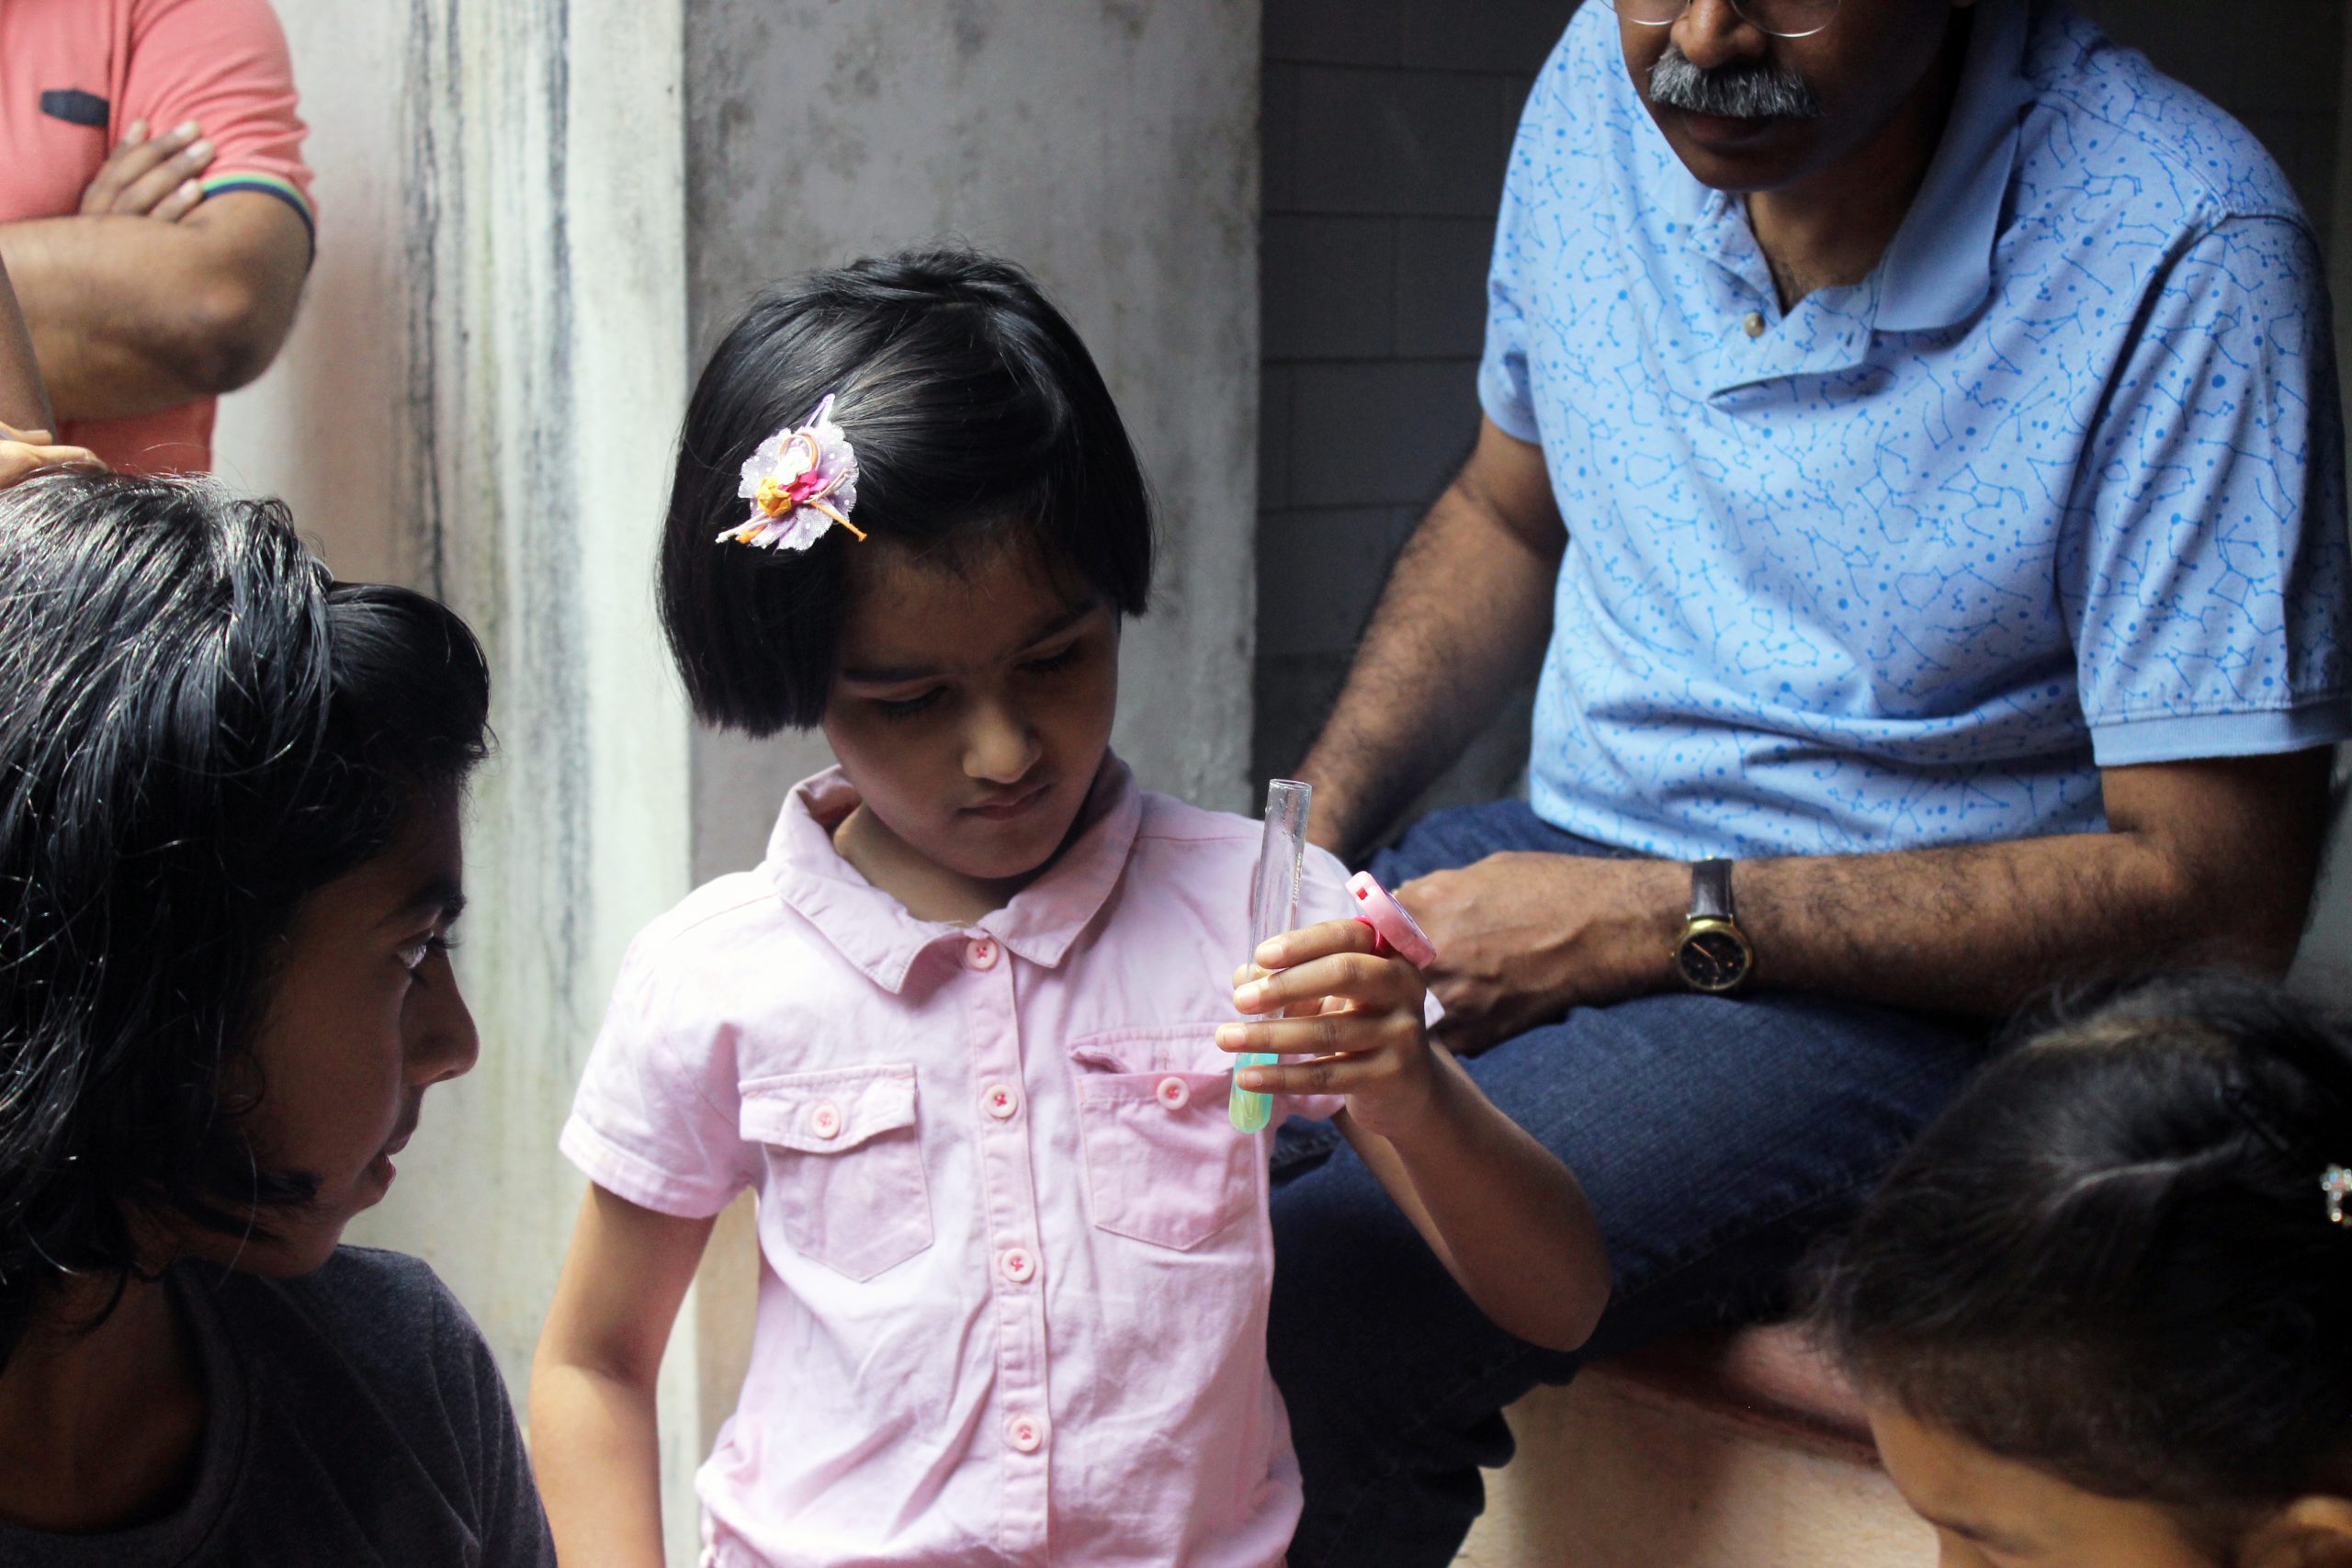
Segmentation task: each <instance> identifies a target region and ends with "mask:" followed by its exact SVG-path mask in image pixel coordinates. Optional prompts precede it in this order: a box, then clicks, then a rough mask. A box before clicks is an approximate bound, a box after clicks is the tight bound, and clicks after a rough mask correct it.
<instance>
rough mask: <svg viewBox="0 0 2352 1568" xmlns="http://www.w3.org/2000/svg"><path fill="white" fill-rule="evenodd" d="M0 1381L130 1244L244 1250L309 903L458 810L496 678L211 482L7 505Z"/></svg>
mask: <svg viewBox="0 0 2352 1568" xmlns="http://www.w3.org/2000/svg"><path fill="white" fill-rule="evenodd" d="M0 584H5V585H6V587H5V591H0V1085H5V1086H6V1091H5V1093H0V1362H5V1361H6V1358H7V1356H8V1355H9V1353H10V1352H11V1351H12V1350H13V1348H15V1346H16V1345H17V1342H18V1341H19V1340H20V1339H21V1337H22V1336H23V1334H24V1332H25V1329H26V1327H27V1325H28V1323H30V1322H31V1321H32V1319H33V1317H34V1315H35V1314H36V1313H37V1311H38V1309H39V1307H40V1301H41V1298H42V1296H43V1293H44V1292H46V1291H47V1290H48V1289H49V1288H50V1287H51V1286H53V1285H54V1284H55V1283H56V1282H58V1281H59V1280H62V1278H64V1277H65V1276H66V1275H67V1274H68V1273H72V1274H75V1275H83V1276H86V1277H95V1278H97V1279H101V1280H104V1279H107V1278H111V1279H113V1280H117V1281H120V1280H124V1279H126V1278H128V1277H129V1276H130V1274H131V1273H132V1272H133V1271H134V1270H137V1269H141V1268H143V1267H145V1266H146V1263H147V1261H148V1260H146V1259H144V1258H141V1256H140V1253H139V1250H138V1242H137V1237H136V1236H135V1235H134V1227H135V1223H136V1222H138V1221H140V1220H141V1219H145V1220H152V1221H154V1222H158V1223H160V1224H163V1225H165V1226H167V1227H170V1228H173V1229H175V1230H178V1231H180V1232H181V1233H183V1234H190V1233H193V1232H196V1231H210V1232H214V1233H218V1234H220V1235H229V1236H243V1235H252V1234H261V1235H266V1234H268V1231H269V1224H268V1218H267V1216H268V1213H269V1211H270V1210H271V1209H273V1208H280V1207H283V1206H286V1205H292V1204H300V1202H302V1201H305V1200H306V1199H307V1198H308V1197H309V1196H310V1195H311V1192H312V1191H313V1190H315V1178H314V1177H311V1176H309V1175H308V1174H307V1173H304V1172H300V1171H272V1170H268V1169H266V1168H260V1167H259V1166H258V1165H257V1162H256V1161H255V1159H254V1154H253V1151H252V1149H251V1148H250V1147H249V1145H248V1144H247V1141H246V1138H245V1136H244V1134H243V1131H242V1130H241V1122H242V1118H243V1115H244V1113H245V1112H247V1111H250V1110H251V1109H252V1107H253V1106H254V1105H255V1104H257V1103H258V1102H259V1100H260V1098H261V1097H264V1096H266V1093H267V1088H268V1086H267V1085H266V1084H263V1083H260V1082H258V1081H257V1079H256V1075H255V1073H254V1070H253V1067H254V1064H253V1062H252V1060H251V1057H250V1054H249V1052H248V1049H247V1048H248V1047H249V1046H250V1044H251V1043H252V1042H253V1039H254V1032H255V1030H256V1027H257V1025H258V1023H259V1021H260V1020H261V1017H262V1015H263V1013H264V1010H266V1005H267V1002H268V993H269V990H270V987H271V984H272V982H273V979H274V976H275V973H276V964H277V953H278V951H279V950H278V947H277V943H278V941H279V939H280V938H281V937H282V936H283V935H284V934H285V932H286V931H287V930H288V923H289V921H290V920H291V919H293V917H294V914H295V911H296V908H297V906H298V905H299V904H300V902H301V900H302V898H303V897H305V896H306V895H308V894H310V893H311V892H312V891H314V890H316V889H317V888H320V887H322V886H325V885H326V884H327V883H329V882H332V881H334V880H335V879H336V878H337V877H339V876H341V875H343V874H345V873H346V872H349V871H352V870H355V869H356V868H357V867H358V866H360V865H361V864H363V863H366V862H367V861H368V860H370V859H371V858H373V857H374V856H375V855H376V854H378V853H379V852H381V851H382V850H383V849H385V848H386V847H387V846H388V845H390V843H391V842H392V841H393V840H394V839H395V838H396V837H397V836H398V834H399V833H400V832H401V829H403V828H404V826H405V825H406V823H407V822H408V821H409V820H410V818H411V814H412V813H413V811H414V810H416V809H418V808H419V807H420V806H421V804H422V803H423V802H424V801H426V800H429V799H432V798H435V792H438V791H451V792H454V791H455V790H457V789H458V787H459V786H460V785H461V784H462V781H463V780H464V778H465V776H466V775H467V773H469V771H470V770H471V768H472V767H473V765H474V764H475V763H476V762H477V761H480V760H481V757H482V755H483V753H484V750H485V748H486V747H487V745H488V740H489V735H488V730H487V728H486V720H487V716H488V711H489V702H490V677H489V671H488V669H487V667H486V666H485V664H484V662H483V660H482V654H481V649H480V647H479V646H478V645H477V644H476V643H475V641H474V638H473V636H472V634H471V633H470V632H469V631H468V630H467V629H466V626H465V624H464V623H463V622H462V621H460V620H459V619H458V617H457V615H454V614H453V613H451V612H450V611H449V610H447V609H446V608H444V607H443V606H442V605H440V604H435V602H434V601H433V600H431V599H428V598H426V597H424V595H422V594H419V593H413V592H409V591H408V590H406V589H401V588H388V587H379V586H368V585H355V584H342V583H334V582H331V581H329V580H328V577H327V574H326V571H325V569H324V568H323V567H322V566H321V565H320V564H319V562H318V561H317V559H316V558H313V557H312V556H311V554H310V552H309V551H307V550H306V549H304V548H303V547H302V544H301V542H300V540H299V539H298V538H297V537H296V536H295V532H294V529H293V526H292V525H291V522H290V520H289V519H288V516H287V513H286V510H285V508H284V507H283V506H281V505H280V504H279V503H277V502H274V501H255V500H248V499H243V498H241V497H239V496H237V495H235V494H233V493H232V492H231V491H229V490H227V489H226V488H224V487H222V486H220V485H219V484H216V483H214V482H212V481H210V480H199V479H133V478H127V477H120V476H116V475H111V474H106V475H57V476H51V477H47V478H40V479H32V480H30V481H28V482H27V483H25V484H22V485H20V486H17V488H15V489H12V490H9V491H0Z"/></svg>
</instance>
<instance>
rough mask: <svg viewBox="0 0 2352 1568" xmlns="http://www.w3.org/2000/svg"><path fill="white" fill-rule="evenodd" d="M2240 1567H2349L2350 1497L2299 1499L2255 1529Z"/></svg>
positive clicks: (2351, 1535)
mask: <svg viewBox="0 0 2352 1568" xmlns="http://www.w3.org/2000/svg"><path fill="white" fill-rule="evenodd" d="M2237 1561H2238V1562H2239V1563H2240V1564H2242V1565H2243V1568H2352V1497H2325V1496H2312V1497H2299V1498H2297V1499H2296V1500H2295V1501H2293V1502H2292V1503H2290V1504H2288V1505H2287V1506H2285V1507H2283V1508H2281V1509H2279V1510H2278V1513H2276V1514H2274V1515H2272V1516H2271V1517H2270V1518H2269V1520H2268V1522H2267V1523H2265V1524H2263V1525H2261V1526H2260V1527H2259V1528H2257V1529H2256V1530H2255V1532H2254V1534H2253V1535H2252V1536H2251V1537H2249V1538H2248V1539H2247V1540H2246V1543H2245V1546H2244V1547H2242V1548H2240V1549H2239V1551H2238V1557H2237Z"/></svg>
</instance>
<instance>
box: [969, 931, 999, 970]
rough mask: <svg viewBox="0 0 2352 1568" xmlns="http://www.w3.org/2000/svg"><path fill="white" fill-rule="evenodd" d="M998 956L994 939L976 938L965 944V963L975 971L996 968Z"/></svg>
mask: <svg viewBox="0 0 2352 1568" xmlns="http://www.w3.org/2000/svg"><path fill="white" fill-rule="evenodd" d="M996 954H997V946H996V939H995V938H994V937H987V936H976V937H974V938H972V939H971V940H970V941H969V942H966V943H965V944H964V962H965V963H966V964H970V965H971V966H972V967H973V968H975V969H993V968H995V967H996Z"/></svg>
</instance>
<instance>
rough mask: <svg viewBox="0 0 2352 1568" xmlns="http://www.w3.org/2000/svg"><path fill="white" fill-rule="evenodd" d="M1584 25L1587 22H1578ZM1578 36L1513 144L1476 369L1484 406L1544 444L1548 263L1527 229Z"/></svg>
mask: <svg viewBox="0 0 2352 1568" xmlns="http://www.w3.org/2000/svg"><path fill="white" fill-rule="evenodd" d="M1579 19H1581V18H1579ZM1576 39H1577V33H1576V30H1575V28H1573V27H1572V28H1570V29H1569V31H1568V32H1567V34H1566V36H1565V37H1563V38H1562V39H1561V40H1560V45H1559V47H1558V48H1557V49H1555V51H1553V53H1552V58H1551V59H1550V61H1548V62H1546V63H1545V64H1544V70H1543V72H1542V73H1541V74H1539V75H1538V76H1537V77H1536V78H1535V85H1534V86H1533V88H1532V89H1531V90H1530V91H1529V93H1528V95H1527V107H1526V109H1525V110H1524V111H1523V112H1522V113H1521V116H1520V121H1519V134H1518V137H1517V139H1516V140H1515V141H1513V142H1512V144H1511V150H1510V168H1509V170H1508V172H1507V173H1506V174H1505V175H1504V176H1503V197H1502V209H1501V211H1500V212H1499V213H1498V215H1497V217H1496V219H1495V250H1494V256H1493V259H1492V261H1491V262H1490V264H1489V265H1488V267H1487V345H1486V352H1485V355H1484V356H1483V357H1482V358H1481V359H1480V361H1479V364H1478V403H1479V406H1480V407H1481V408H1483V409H1485V410H1486V413H1487V418H1488V419H1491V420H1493V421H1494V422H1495V424H1496V426H1497V427H1498V428H1499V429H1501V430H1503V431H1504V432H1506V433H1507V434H1511V435H1515V436H1517V437H1518V438H1519V439H1520V440H1521V441H1525V442H1530V443H1534V442H1539V441H1541V440H1542V434H1541V433H1540V431H1539V430H1538V428H1537V426H1536V422H1535V397H1534V393H1533V391H1532V389H1531V388H1530V383H1529V380H1528V373H1527V314H1526V308H1525V301H1526V299H1528V298H1529V294H1530V284H1531V282H1532V278H1531V269H1532V268H1533V267H1535V266H1536V265H1539V264H1540V262H1541V260H1542V258H1543V255H1544V250H1543V248H1542V247H1541V246H1540V245H1538V244H1536V243H1534V236H1533V235H1532V234H1531V232H1530V231H1529V225H1530V224H1532V223H1533V222H1534V221H1536V220H1537V216H1536V215H1537V212H1538V210H1539V209H1540V207H1541V201H1540V197H1541V191H1540V190H1539V189H1538V188H1537V187H1538V186H1540V184H1541V183H1542V181H1543V180H1544V175H1545V165H1546V160H1547V159H1549V158H1550V157H1551V156H1552V149H1553V145H1554V143H1555V141H1556V140H1557V138H1556V137H1555V136H1554V134H1553V132H1554V131H1555V130H1556V129H1558V128H1561V127H1564V126H1565V125H1566V123H1567V120H1568V118H1570V106H1571V105H1573V103H1574V102H1575V97H1574V96H1573V95H1572V94H1571V92H1570V91H1569V88H1570V85H1571V76H1572V74H1573V73H1574V69H1575V62H1574V60H1573V58H1572V50H1573V46H1574V44H1575V42H1576Z"/></svg>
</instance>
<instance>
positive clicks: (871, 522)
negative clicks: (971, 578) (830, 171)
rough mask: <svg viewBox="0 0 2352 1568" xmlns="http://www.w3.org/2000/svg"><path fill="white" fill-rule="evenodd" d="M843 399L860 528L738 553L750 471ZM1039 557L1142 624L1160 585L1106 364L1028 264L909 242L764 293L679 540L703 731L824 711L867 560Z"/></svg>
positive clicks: (745, 323) (673, 518) (712, 424)
mask: <svg viewBox="0 0 2352 1568" xmlns="http://www.w3.org/2000/svg"><path fill="white" fill-rule="evenodd" d="M828 394H831V396H832V398H833V418H834V420H835V422H836V423H839V424H840V425H841V427H842V431H843V432H844V433H845V434H847V436H848V438H849V441H850V445H851V446H853V447H854V449H855V451H856V454H857V466H858V479H857V507H856V511H855V515H854V521H855V523H856V524H857V526H858V527H859V528H861V529H863V530H865V533H866V534H868V535H869V536H871V538H870V541H869V542H867V543H865V544H860V543H859V542H857V541H856V540H855V539H854V538H853V537H852V536H850V535H849V534H848V533H847V532H846V531H844V530H843V529H841V528H839V527H835V528H832V529H830V530H829V531H828V532H827V533H826V534H825V536H823V537H822V538H820V539H819V540H818V541H817V542H816V543H815V544H814V545H812V546H811V547H809V549H807V550H806V551H802V552H793V551H786V550H763V549H754V548H752V547H749V546H745V545H736V544H720V543H718V536H719V534H720V532H721V531H722V530H724V529H726V528H728V527H729V526H731V525H735V524H738V523H741V521H742V520H743V519H744V518H745V517H746V516H747V515H748V514H749V509H750V503H749V502H745V501H743V500H742V499H741V498H740V497H738V496H737V495H736V493H735V491H736V485H737V483H738V481H739V479H740V478H741V468H742V466H743V463H744V460H745V459H746V458H748V457H751V455H752V449H753V448H754V447H756V446H759V444H760V443H761V442H763V441H764V440H766V439H767V438H768V437H769V436H771V435H774V434H775V433H776V432H777V431H779V430H781V429H784V428H786V427H787V426H790V425H795V424H798V423H801V422H803V421H805V420H806V419H807V418H808V417H809V414H810V413H811V412H813V411H814V410H815V409H816V407H817V405H818V403H819V402H820V400H822V399H824V398H825V397H826V396H827V395H828ZM1006 539H1020V540H1024V542H1026V543H1028V544H1030V545H1031V546H1033V547H1035V550H1036V551H1037V555H1038V558H1040V559H1041V560H1042V561H1043V562H1044V563H1045V564H1046V567H1047V569H1048V570H1052V571H1055V572H1057V573H1067V574H1069V577H1070V580H1071V581H1072V583H1073V585H1076V584H1081V583H1082V584H1083V585H1084V586H1085V587H1087V588H1089V589H1091V591H1092V592H1096V593H1099V594H1100V595H1102V597H1103V600H1104V601H1105V602H1106V603H1108V604H1110V605H1111V606H1113V607H1114V609H1116V610H1117V611H1119V612H1120V613H1121V614H1123V615H1142V614H1143V612H1144V609H1145V606H1146V604H1148V601H1149V598H1150V592H1151V558H1152V515H1151V501H1150V496H1149V494H1148V490H1147V487H1146V485H1145V482H1144V476H1143V469H1142V468H1141V466H1140V465H1139V464H1138V463H1137V462H1136V455H1135V448H1134V446H1132V445H1131V444H1130V443H1129V442H1128V440H1127V433H1126V429H1125V426H1124V425H1123V424H1121V423H1120V421H1119V411H1118V409H1117V407H1116V406H1115V405H1114V403H1113V402H1112V400H1111V392H1110V389H1109V388H1107V387H1105V386H1104V385H1103V377H1102V374H1101V372H1100V371H1098V370H1096V368H1095V367H1094V361H1093V359H1092V357H1091V356H1090V355H1088V354H1087V352H1086V345H1085V344H1082V343H1080V341H1079V338H1078V334H1077V333H1075V332H1074V331H1072V330H1071V328H1070V324H1069V322H1068V321H1065V320H1063V318H1062V315H1061V312H1059V311H1058V310H1055V309H1054V307H1053V306H1052V305H1051V304H1049V303H1047V302H1046V298H1045V296H1044V295H1043V294H1042V293H1041V292H1039V290H1038V288H1037V286H1036V284H1035V282H1034V281H1032V280H1031V279H1030V277H1029V276H1028V275H1027V274H1026V273H1024V272H1023V271H1022V270H1021V268H1019V267H1017V266H1015V265H1012V263H1010V262H1004V261H998V260H995V259H993V258H990V257H988V256H983V255H977V254H971V253H969V252H964V251H952V250H942V251H924V252H909V253H905V254H899V255H893V256H886V257H881V258H873V259H867V260H865V261H859V262H854V263H852V264H851V265H848V266H844V267H839V268H836V269H833V270H831V271H828V272H820V273H817V274H814V275H813V276H809V277H806V278H803V279H801V280H800V281H798V282H797V283H795V284H792V285H790V286H788V287H786V288H779V289H777V290H775V291H774V292H772V293H769V294H767V295H765V296H763V297H762V298H761V299H759V300H758V301H757V302H756V303H754V304H753V305H752V308H751V309H750V310H748V311H746V312H745V313H744V316H743V319H742V320H741V321H738V322H737V323H736V324H735V326H734V328H733V330H732V331H730V332H729V333H728V334H727V336H726V338H725V340H724V341H722V342H721V343H720V344H719V345H718V349H717V351H716V352H715V353H713V354H712V355H711V358H710V363H709V364H708V365H707V367H705V368H704V370H703V373H702V379H701V380H700V381H699V382H697V383H696V384H695V392H694V397H693V399H692V400H691V401H689V402H688V403H687V405H686V420H685V427H684V431H683V432H682V433H681V435H680V438H679V444H678V467H677V477H676V479H675V481H674V482H673V485H672V488H671V491H670V510H669V515H668V519H667V522H666V523H665V525H664V529H663V534H662V561H661V603H662V626H664V627H665V628H666V629H667V631H668V633H669V637H670V647H671V649H672V651H673V653H674V654H675V655H676V657H677V660H678V668H679V671H680V672H681V673H682V674H683V675H684V678H685V684H686V692H687V694H688V695H689V696H690V697H691V698H692V699H693V701H694V707H695V714H696V715H697V716H700V717H701V718H702V719H703V720H704V721H705V722H707V723H709V724H714V725H719V726H723V727H727V728H735V729H741V730H743V731H745V732H747V733H749V734H752V735H755V736H761V735H771V734H774V733H775V731H777V730H779V729H783V728H800V729H805V728H809V727H810V726H813V725H815V724H816V723H817V722H818V721H819V720H820V719H821V718H822V717H823V716H824V712H825V701H826V695H827V693H828V691H829V689H830V688H831V684H832V678H833V671H834V667H835V662H836V658H837V654H838V649H839V643H840V637H841V626H842V612H843V609H844V607H845V605H844V600H845V597H846V593H847V592H848V581H847V570H848V560H847V552H848V551H850V550H853V549H872V548H876V547H890V546H897V547H902V548H907V549H911V550H913V551H916V552H918V553H919V554H921V555H923V556H927V557H931V558H936V559H940V560H942V561H944V563H945V564H946V565H948V566H950V567H954V566H956V565H957V564H959V563H960V562H962V561H964V560H967V559H969V558H972V556H973V555H974V554H975V553H976V552H978V551H979V550H981V549H983V548H985V547H989V546H990V545H992V544H994V543H997V542H1000V541H1003V540H1006Z"/></svg>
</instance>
